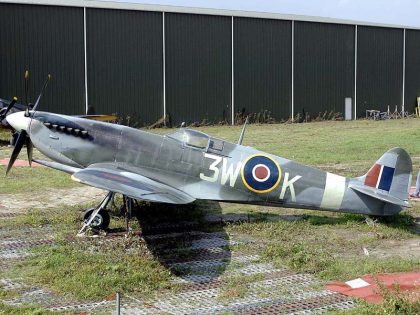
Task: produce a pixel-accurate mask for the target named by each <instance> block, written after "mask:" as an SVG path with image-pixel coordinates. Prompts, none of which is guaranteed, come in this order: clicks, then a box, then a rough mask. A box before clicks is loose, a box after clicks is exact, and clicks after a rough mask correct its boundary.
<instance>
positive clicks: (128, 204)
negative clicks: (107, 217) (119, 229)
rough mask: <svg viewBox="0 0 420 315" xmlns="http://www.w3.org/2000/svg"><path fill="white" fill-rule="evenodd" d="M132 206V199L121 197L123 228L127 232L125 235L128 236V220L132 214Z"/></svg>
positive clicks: (129, 229)
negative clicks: (123, 218)
mask: <svg viewBox="0 0 420 315" xmlns="http://www.w3.org/2000/svg"><path fill="white" fill-rule="evenodd" d="M133 206H134V201H133V199H132V198H130V197H127V196H123V206H122V212H123V214H124V217H125V227H126V230H127V234H130V233H131V231H132V229H131V226H130V219H131V217H132V213H133Z"/></svg>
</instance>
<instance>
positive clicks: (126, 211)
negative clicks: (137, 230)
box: [78, 191, 134, 235]
mask: <svg viewBox="0 0 420 315" xmlns="http://www.w3.org/2000/svg"><path fill="white" fill-rule="evenodd" d="M114 196H115V193H114V192H112V191H110V192H108V194H107V195H106V197H105V198H104V199H103V200H102V202H101V203H100V204H99V206H98V207H96V208H89V209H87V210H86V211H85V212H84V214H83V227H82V228H81V229H80V231H79V233H78V235H83V233H84V232H85V231H86V229H87V228H88V227H89V226H90V227H92V228H94V229H96V230H106V229H107V228H108V227H109V223H110V220H111V217H110V215H109V212H108V209H107V206H108V204H109V203H110V202H111V201H113V199H114ZM133 207H134V201H133V199H132V198H130V197H127V196H124V195H123V205H122V206H121V208H120V212H121V215H123V216H124V217H125V221H126V229H127V233H130V232H131V227H130V219H131V215H132V211H133Z"/></svg>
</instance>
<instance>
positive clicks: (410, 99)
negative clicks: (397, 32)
mask: <svg viewBox="0 0 420 315" xmlns="http://www.w3.org/2000/svg"><path fill="white" fill-rule="evenodd" d="M405 64H406V67H405V110H406V111H408V112H409V113H412V112H414V107H415V106H417V97H420V31H418V30H406V34H405Z"/></svg>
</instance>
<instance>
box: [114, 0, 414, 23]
mask: <svg viewBox="0 0 420 315" xmlns="http://www.w3.org/2000/svg"><path fill="white" fill-rule="evenodd" d="M110 1H111V0H110ZM112 1H117V2H134V3H143V4H161V5H173V6H186V7H199V8H213V9H227V10H243V11H257V12H271V13H282V14H297V15H308V16H320V17H328V18H336V19H345V20H354V21H363V22H373V23H381V24H395V25H404V26H411V27H418V28H420V0H382V1H381V0H277V1H275V0H194V1H193V0H112Z"/></svg>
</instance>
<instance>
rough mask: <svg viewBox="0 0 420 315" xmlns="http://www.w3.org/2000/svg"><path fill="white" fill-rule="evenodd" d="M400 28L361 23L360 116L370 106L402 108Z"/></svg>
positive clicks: (359, 59)
mask: <svg viewBox="0 0 420 315" xmlns="http://www.w3.org/2000/svg"><path fill="white" fill-rule="evenodd" d="M403 38H404V31H403V30H401V29H392V28H381V27H370V26H359V27H358V31H357V115H358V116H359V117H363V116H365V115H366V110H367V109H376V110H380V111H386V110H387V109H388V105H389V106H390V110H391V111H394V109H395V105H398V110H401V105H402V89H403V82H402V81H403V80H402V73H403Z"/></svg>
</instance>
